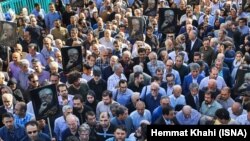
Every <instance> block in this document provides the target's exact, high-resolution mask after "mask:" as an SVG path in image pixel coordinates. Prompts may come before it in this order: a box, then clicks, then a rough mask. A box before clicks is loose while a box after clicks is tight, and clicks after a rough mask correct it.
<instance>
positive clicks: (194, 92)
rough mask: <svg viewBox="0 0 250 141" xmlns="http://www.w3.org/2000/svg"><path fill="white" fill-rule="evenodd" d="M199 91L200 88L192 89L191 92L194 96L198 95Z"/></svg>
mask: <svg viewBox="0 0 250 141" xmlns="http://www.w3.org/2000/svg"><path fill="white" fill-rule="evenodd" d="M198 92H199V91H198V89H192V90H191V91H190V93H191V95H192V96H196V95H197V94H198Z"/></svg>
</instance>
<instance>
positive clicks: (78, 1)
mask: <svg viewBox="0 0 250 141" xmlns="http://www.w3.org/2000/svg"><path fill="white" fill-rule="evenodd" d="M83 5H84V1H83V0H72V1H71V6H72V7H83Z"/></svg>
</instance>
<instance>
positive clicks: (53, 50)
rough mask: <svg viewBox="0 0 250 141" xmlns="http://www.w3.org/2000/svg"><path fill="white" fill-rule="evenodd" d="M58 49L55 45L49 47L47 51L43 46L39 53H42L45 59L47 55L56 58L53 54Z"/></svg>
mask: <svg viewBox="0 0 250 141" xmlns="http://www.w3.org/2000/svg"><path fill="white" fill-rule="evenodd" d="M58 51H59V49H58V48H56V47H51V51H48V50H47V48H46V47H43V49H42V51H41V54H42V55H43V57H44V58H45V60H47V59H48V58H49V57H53V58H56V56H55V54H56V52H58Z"/></svg>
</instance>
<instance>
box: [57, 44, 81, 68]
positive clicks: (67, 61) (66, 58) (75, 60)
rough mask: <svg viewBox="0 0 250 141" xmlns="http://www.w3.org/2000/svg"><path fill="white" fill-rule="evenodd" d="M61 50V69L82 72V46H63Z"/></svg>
mask: <svg viewBox="0 0 250 141" xmlns="http://www.w3.org/2000/svg"><path fill="white" fill-rule="evenodd" d="M61 51H62V65H63V71H64V72H66V73H68V72H71V71H75V70H76V71H79V72H82V47H81V46H74V47H63V48H62V49H61Z"/></svg>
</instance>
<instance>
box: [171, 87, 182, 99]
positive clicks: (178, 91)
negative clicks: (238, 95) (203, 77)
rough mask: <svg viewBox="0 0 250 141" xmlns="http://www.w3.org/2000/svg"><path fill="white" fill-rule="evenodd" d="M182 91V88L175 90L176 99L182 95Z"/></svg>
mask: <svg viewBox="0 0 250 141" xmlns="http://www.w3.org/2000/svg"><path fill="white" fill-rule="evenodd" d="M181 92H182V90H181V89H180V88H176V89H174V90H173V94H174V96H175V97H179V96H180V95H181Z"/></svg>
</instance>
